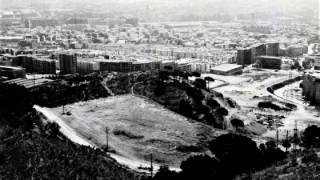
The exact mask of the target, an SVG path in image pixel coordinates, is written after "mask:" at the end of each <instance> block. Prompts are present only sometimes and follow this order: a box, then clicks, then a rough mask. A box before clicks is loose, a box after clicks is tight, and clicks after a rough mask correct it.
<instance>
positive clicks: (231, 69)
mask: <svg viewBox="0 0 320 180" xmlns="http://www.w3.org/2000/svg"><path fill="white" fill-rule="evenodd" d="M242 68H243V66H242V65H237V64H221V65H219V66H216V67H213V68H211V69H210V72H211V73H213V74H219V75H233V74H241V73H242Z"/></svg>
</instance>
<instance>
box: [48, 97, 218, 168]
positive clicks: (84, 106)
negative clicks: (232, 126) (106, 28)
mask: <svg viewBox="0 0 320 180" xmlns="http://www.w3.org/2000/svg"><path fill="white" fill-rule="evenodd" d="M65 108H66V109H67V111H70V112H71V113H72V115H70V116H67V115H63V116H61V117H60V118H61V119H62V120H63V121H64V122H65V123H66V124H67V125H68V126H69V127H72V128H73V130H74V131H75V132H76V133H78V134H79V135H81V136H82V137H83V138H87V139H88V141H90V142H91V143H92V144H95V145H97V146H100V147H101V146H103V145H105V144H106V133H105V128H106V127H108V128H109V145H110V146H111V149H113V150H115V151H116V153H117V154H118V155H121V156H123V157H125V158H128V159H131V160H137V161H140V162H147V161H149V160H150V153H152V154H153V158H154V161H155V163H158V164H166V165H169V166H173V167H179V166H180V163H181V161H182V160H184V159H186V158H187V157H188V156H190V155H191V154H192V153H197V152H201V153H209V152H208V150H207V148H202V147H201V146H202V145H203V144H204V143H203V142H205V141H209V140H212V139H213V138H214V137H215V136H218V135H220V134H223V132H222V131H219V130H216V129H214V128H212V127H209V126H207V125H203V124H200V123H197V122H194V121H190V120H187V119H186V118H185V117H183V116H181V115H178V114H176V113H174V112H171V111H170V110H167V109H165V108H163V107H162V106H160V105H158V104H156V103H153V102H151V101H149V100H146V99H143V98H139V97H136V96H133V95H124V96H113V97H109V98H103V99H96V100H91V101H86V102H79V103H75V104H71V105H67V106H65ZM51 111H52V112H53V113H54V114H56V115H59V116H60V114H61V112H62V107H58V108H52V109H51Z"/></svg>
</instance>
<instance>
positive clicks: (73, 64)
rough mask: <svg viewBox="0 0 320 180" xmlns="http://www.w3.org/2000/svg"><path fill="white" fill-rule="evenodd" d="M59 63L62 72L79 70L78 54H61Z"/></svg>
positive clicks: (70, 72)
mask: <svg viewBox="0 0 320 180" xmlns="http://www.w3.org/2000/svg"><path fill="white" fill-rule="evenodd" d="M59 64H60V73H61V74H74V73H76V72H77V55H76V54H67V53H63V54H59Z"/></svg>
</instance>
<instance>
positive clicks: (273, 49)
mask: <svg viewBox="0 0 320 180" xmlns="http://www.w3.org/2000/svg"><path fill="white" fill-rule="evenodd" d="M279 54H280V48H279V43H268V48H267V55H268V56H279Z"/></svg>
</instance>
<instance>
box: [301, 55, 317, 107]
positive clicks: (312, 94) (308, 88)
mask: <svg viewBox="0 0 320 180" xmlns="http://www.w3.org/2000/svg"><path fill="white" fill-rule="evenodd" d="M302 95H303V96H305V100H307V101H310V103H311V104H314V105H320V54H317V55H314V67H313V70H310V71H308V72H305V73H304V76H303V91H302Z"/></svg>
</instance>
